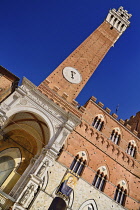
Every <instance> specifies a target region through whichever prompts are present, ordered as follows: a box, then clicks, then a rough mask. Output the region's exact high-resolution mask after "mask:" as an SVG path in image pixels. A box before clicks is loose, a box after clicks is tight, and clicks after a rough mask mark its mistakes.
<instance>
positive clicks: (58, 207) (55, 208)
mask: <svg viewBox="0 0 140 210" xmlns="http://www.w3.org/2000/svg"><path fill="white" fill-rule="evenodd" d="M48 210H66V202H65V201H64V200H63V199H62V198H60V197H55V198H54V199H53V201H52V203H51V205H50V207H49V209H48Z"/></svg>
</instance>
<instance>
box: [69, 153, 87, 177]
mask: <svg viewBox="0 0 140 210" xmlns="http://www.w3.org/2000/svg"><path fill="white" fill-rule="evenodd" d="M85 165H86V154H85V152H83V151H82V152H79V153H78V154H77V155H76V156H75V158H74V159H73V161H72V163H71V165H70V170H71V171H72V172H74V173H75V174H76V175H78V176H81V175H82V172H83V170H84V168H85Z"/></svg>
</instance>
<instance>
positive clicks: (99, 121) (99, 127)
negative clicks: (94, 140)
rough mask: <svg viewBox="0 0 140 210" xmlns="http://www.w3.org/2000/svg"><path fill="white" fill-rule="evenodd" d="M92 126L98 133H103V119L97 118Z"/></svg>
mask: <svg viewBox="0 0 140 210" xmlns="http://www.w3.org/2000/svg"><path fill="white" fill-rule="evenodd" d="M92 126H93V127H94V128H96V129H97V130H98V131H101V130H102V129H103V126H104V121H103V120H102V117H99V116H96V117H95V119H94V121H93V123H92Z"/></svg>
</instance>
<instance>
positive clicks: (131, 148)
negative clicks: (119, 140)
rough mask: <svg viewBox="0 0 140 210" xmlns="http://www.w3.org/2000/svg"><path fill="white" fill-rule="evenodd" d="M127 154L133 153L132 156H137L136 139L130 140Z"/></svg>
mask: <svg viewBox="0 0 140 210" xmlns="http://www.w3.org/2000/svg"><path fill="white" fill-rule="evenodd" d="M126 152H127V154H129V155H131V156H132V157H135V155H136V144H135V141H133V140H132V141H130V142H129V144H128V147H127V150H126Z"/></svg>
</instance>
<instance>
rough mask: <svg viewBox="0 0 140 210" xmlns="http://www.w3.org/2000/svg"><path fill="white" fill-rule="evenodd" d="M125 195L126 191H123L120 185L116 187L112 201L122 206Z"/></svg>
mask: <svg viewBox="0 0 140 210" xmlns="http://www.w3.org/2000/svg"><path fill="white" fill-rule="evenodd" d="M126 194H127V190H125V189H124V188H123V187H121V186H120V184H119V185H118V186H117V188H116V191H115V195H114V200H115V201H116V202H117V203H119V204H121V205H122V206H124V204H125V200H126Z"/></svg>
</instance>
